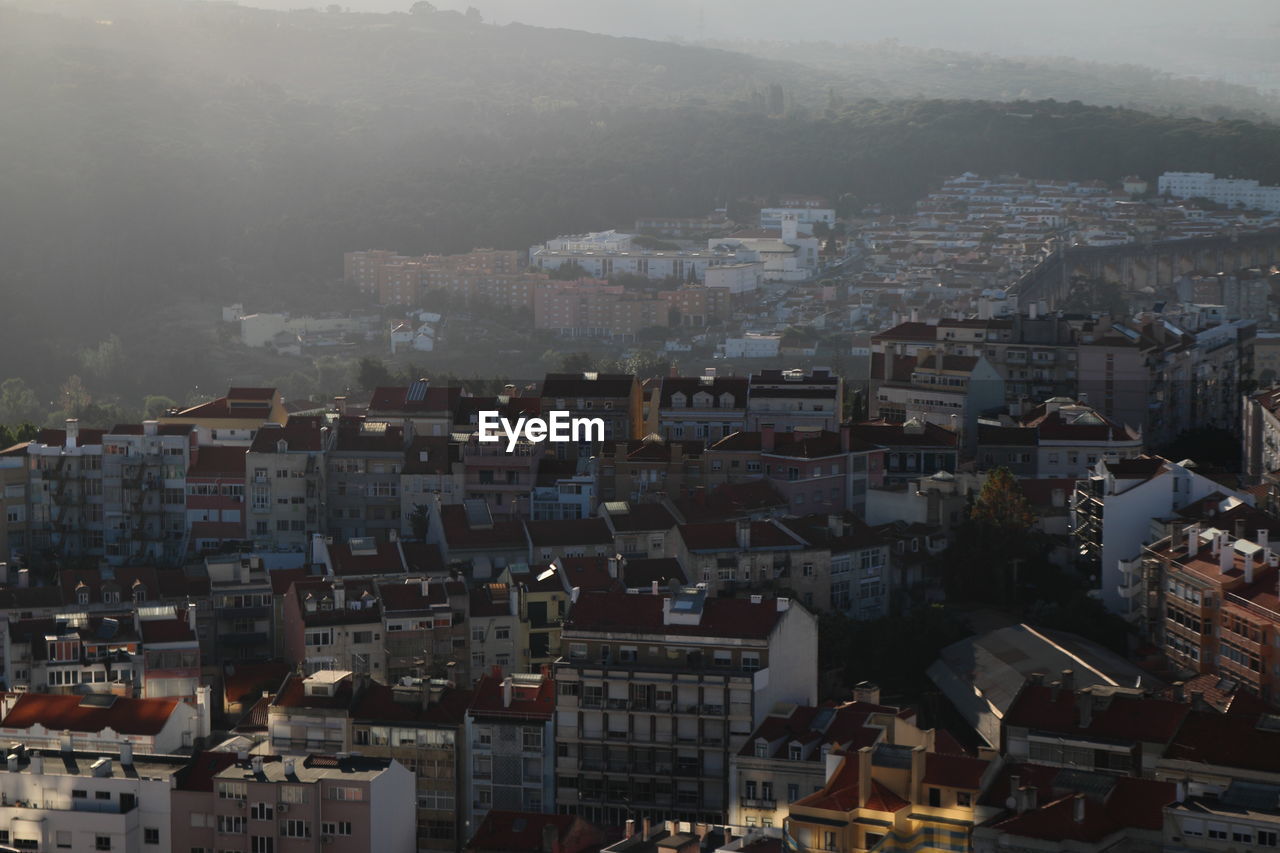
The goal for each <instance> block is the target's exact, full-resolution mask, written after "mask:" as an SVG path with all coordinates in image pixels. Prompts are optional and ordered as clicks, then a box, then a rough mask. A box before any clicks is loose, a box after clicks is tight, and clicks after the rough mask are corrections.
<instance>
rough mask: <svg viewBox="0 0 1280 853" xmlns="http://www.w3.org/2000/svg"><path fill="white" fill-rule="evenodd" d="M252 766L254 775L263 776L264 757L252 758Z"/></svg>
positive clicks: (256, 756)
mask: <svg viewBox="0 0 1280 853" xmlns="http://www.w3.org/2000/svg"><path fill="white" fill-rule="evenodd" d="M251 766H252V767H253V772H254V774H261V773H262V756H261V755H255V756H254V757H253V758H252V764H251Z"/></svg>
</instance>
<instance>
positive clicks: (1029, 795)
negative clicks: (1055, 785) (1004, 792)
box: [1022, 785, 1040, 812]
mask: <svg viewBox="0 0 1280 853" xmlns="http://www.w3.org/2000/svg"><path fill="white" fill-rule="evenodd" d="M1039 793H1040V791H1039V790H1038V789H1037V788H1036V786H1035V785H1028V786H1027V787H1025V788H1023V789H1022V804H1023V809H1022V810H1023V811H1028V812H1029V811H1034V810H1035V809H1037V808H1039V799H1040V798H1039V796H1038V795H1039Z"/></svg>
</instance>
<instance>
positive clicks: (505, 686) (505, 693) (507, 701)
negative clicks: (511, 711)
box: [502, 675, 511, 708]
mask: <svg viewBox="0 0 1280 853" xmlns="http://www.w3.org/2000/svg"><path fill="white" fill-rule="evenodd" d="M502 707H504V708H510V707H511V676H509V675H508V676H507V677H506V678H504V679H502Z"/></svg>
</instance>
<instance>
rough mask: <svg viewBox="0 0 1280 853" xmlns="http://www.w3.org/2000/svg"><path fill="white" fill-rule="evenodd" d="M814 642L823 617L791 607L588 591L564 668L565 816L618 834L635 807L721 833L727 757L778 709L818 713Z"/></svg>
mask: <svg viewBox="0 0 1280 853" xmlns="http://www.w3.org/2000/svg"><path fill="white" fill-rule="evenodd" d="M816 643H817V620H816V619H815V618H814V617H813V615H812V614H811V613H809V611H807V610H806V609H804V608H803V607H802V606H801V605H799V604H796V603H792V602H790V601H789V600H787V599H763V598H761V597H758V596H757V597H755V598H753V599H720V598H709V597H708V596H707V595H706V592H705V591H703V590H695V589H686V590H682V591H680V592H673V593H670V594H666V595H663V594H658V595H654V594H634V593H620V592H619V593H589V592H584V593H582V594H580V595H579V596H578V598H577V601H575V602H574V605H573V609H572V610H571V611H570V614H569V617H568V619H567V620H566V621H565V624H564V627H563V629H562V632H561V647H562V650H563V652H564V654H562V657H561V659H560V660H559V661H558V662H557V664H556V670H555V680H556V683H557V685H558V696H557V700H556V743H557V754H558V757H557V759H556V773H557V782H558V784H557V805H558V808H559V810H560V811H561V812H562V813H568V814H575V815H578V816H580V817H583V818H584V819H587V820H590V821H592V822H596V823H601V822H603V823H609V824H618V823H621V822H622V820H624V819H625V818H626V816H627V811H628V806H627V805H624V799H625V800H629V804H630V806H629V807H630V808H631V809H635V810H643V811H644V812H647V813H648V814H650V815H652V816H653V817H655V818H657V819H665V818H666V817H672V818H678V819H685V820H715V821H719V822H723V821H724V820H725V819H726V817H727V814H728V811H729V807H730V805H729V799H730V791H729V787H728V769H729V756H731V755H733V754H735V753H737V752H738V751H739V750H740V749H741V748H742V746H743V744H744V743H745V742H746V739H747V737H748V736H749V735H750V733H751V732H752V731H753V730H754V729H755V728H756V727H757V726H759V725H760V724H761V722H763V720H764V718H765V716H766V715H767V713H768V711H769V710H770V709H772V708H773V707H774V706H775V705H776V704H777V703H778V702H794V703H801V704H812V703H813V700H814V698H815V696H816V690H817V670H816V668H815V667H816ZM624 742H625V743H627V744H628V745H627V747H625V749H624V748H622V747H620V746H619V743H624ZM673 773H674V778H673Z"/></svg>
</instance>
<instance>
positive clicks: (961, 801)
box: [956, 791, 973, 808]
mask: <svg viewBox="0 0 1280 853" xmlns="http://www.w3.org/2000/svg"><path fill="white" fill-rule="evenodd" d="M956 805H957V806H961V807H963V808H969V807H970V806H972V805H973V794H970V793H969V792H968V791H957V792H956Z"/></svg>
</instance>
